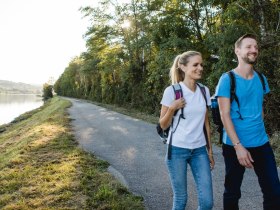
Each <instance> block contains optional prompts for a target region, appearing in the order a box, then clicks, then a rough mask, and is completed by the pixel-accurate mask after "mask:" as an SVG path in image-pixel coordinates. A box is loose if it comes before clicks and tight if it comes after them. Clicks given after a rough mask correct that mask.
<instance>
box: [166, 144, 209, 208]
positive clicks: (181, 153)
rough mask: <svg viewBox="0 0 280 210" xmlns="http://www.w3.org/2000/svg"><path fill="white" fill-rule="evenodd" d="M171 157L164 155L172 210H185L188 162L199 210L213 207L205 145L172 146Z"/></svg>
mask: <svg viewBox="0 0 280 210" xmlns="http://www.w3.org/2000/svg"><path fill="white" fill-rule="evenodd" d="M171 150H172V153H171V154H172V155H171V159H170V160H168V158H167V157H166V164H167V167H168V171H169V176H170V180H171V185H172V189H173V208H172V209H173V210H185V207H186V204H187V197H188V194H187V165H188V164H189V165H190V167H191V170H192V173H193V176H194V180H195V183H196V188H197V193H198V202H199V206H198V209H199V210H209V209H212V207H213V189H212V177H211V170H210V162H209V158H208V154H207V151H206V147H205V146H203V147H200V148H197V149H184V148H179V147H175V146H172V147H171Z"/></svg>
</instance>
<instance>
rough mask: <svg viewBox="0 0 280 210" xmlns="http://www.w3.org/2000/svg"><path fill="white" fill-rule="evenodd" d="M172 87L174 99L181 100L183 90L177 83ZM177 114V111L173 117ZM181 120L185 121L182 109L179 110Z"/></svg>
mask: <svg viewBox="0 0 280 210" xmlns="http://www.w3.org/2000/svg"><path fill="white" fill-rule="evenodd" d="M172 87H173V90H174V94H175V99H176V100H177V99H179V98H182V97H183V90H182V87H181V85H180V84H179V83H176V84H174V85H172ZM176 114H177V111H176V112H175V113H174V115H176ZM180 117H182V118H183V119H185V116H184V107H182V108H181V116H180Z"/></svg>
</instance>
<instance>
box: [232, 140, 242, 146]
mask: <svg viewBox="0 0 280 210" xmlns="http://www.w3.org/2000/svg"><path fill="white" fill-rule="evenodd" d="M238 144H241V143H240V141H239V142H237V143H235V144H233V146H234V147H235V146H237V145H238Z"/></svg>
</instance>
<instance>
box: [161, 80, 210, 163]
mask: <svg viewBox="0 0 280 210" xmlns="http://www.w3.org/2000/svg"><path fill="white" fill-rule="evenodd" d="M196 84H197V86H198V87H199V89H200V91H201V93H202V95H203V98H204V100H205V103H206V108H207V98H206V91H205V87H204V86H203V85H202V84H200V83H196ZM172 87H173V90H174V94H175V99H176V100H177V99H179V98H182V97H183V91H182V88H181V86H180V84H179V83H178V84H175V85H172ZM183 111H184V108H181V114H180V116H179V120H178V122H177V125H176V126H175V129H174V130H173V129H172V130H171V132H170V133H171V137H170V142H169V145H168V152H167V157H168V159H169V160H170V159H171V145H172V134H173V133H175V131H176V129H177V127H178V125H179V122H180V119H181V118H183V119H185V117H184V112H183ZM177 112H178V110H177V111H176V112H175V113H174V115H173V119H172V122H171V125H170V126H169V127H168V128H167V129H165V130H163V129H162V128H161V127H160V124H159V123H158V124H157V126H156V129H157V133H158V134H159V136H160V138H161V140H162V141H163V143H164V144H166V142H167V138H168V135H169V130H170V127H171V126H173V120H174V116H175V115H176V114H177ZM203 132H204V135H205V140H206V146H207V148H208V149H209V142H208V135H207V131H206V126H205V124H203Z"/></svg>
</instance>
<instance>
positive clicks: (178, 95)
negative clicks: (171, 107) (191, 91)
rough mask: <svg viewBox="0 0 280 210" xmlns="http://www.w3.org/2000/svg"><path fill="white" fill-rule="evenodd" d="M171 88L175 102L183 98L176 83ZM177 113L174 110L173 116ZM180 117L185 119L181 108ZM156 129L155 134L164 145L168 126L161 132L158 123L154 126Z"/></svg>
mask: <svg viewBox="0 0 280 210" xmlns="http://www.w3.org/2000/svg"><path fill="white" fill-rule="evenodd" d="M172 88H173V91H174V94H175V100H177V99H179V98H182V97H183V91H182V88H181V85H180V84H179V83H176V84H174V85H172ZM177 112H178V110H176V111H175V112H174V116H175V115H176V114H177ZM181 117H182V118H183V119H185V117H184V108H181ZM171 124H173V119H172V123H171ZM156 129H157V133H158V135H159V136H160V138H161V140H162V142H163V143H164V144H166V142H167V138H168V134H169V130H170V126H169V127H168V128H167V129H165V130H163V129H162V128H161V127H160V124H159V123H158V124H157V126H156Z"/></svg>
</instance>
